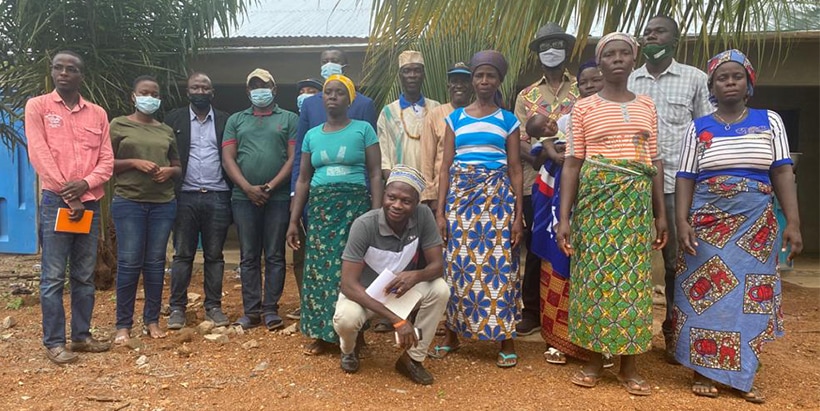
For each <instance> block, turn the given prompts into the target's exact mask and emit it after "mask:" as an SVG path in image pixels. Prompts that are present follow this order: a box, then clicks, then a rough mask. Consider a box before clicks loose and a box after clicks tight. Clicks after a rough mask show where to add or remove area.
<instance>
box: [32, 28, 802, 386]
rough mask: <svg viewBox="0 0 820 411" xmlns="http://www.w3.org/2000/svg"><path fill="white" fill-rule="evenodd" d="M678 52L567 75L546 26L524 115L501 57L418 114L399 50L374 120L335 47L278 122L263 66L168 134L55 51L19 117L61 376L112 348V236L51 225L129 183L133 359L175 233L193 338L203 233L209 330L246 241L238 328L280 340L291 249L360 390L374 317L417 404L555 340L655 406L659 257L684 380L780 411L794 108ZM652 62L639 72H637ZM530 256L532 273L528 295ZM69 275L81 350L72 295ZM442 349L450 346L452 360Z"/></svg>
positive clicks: (311, 325) (592, 371)
mask: <svg viewBox="0 0 820 411" xmlns="http://www.w3.org/2000/svg"><path fill="white" fill-rule="evenodd" d="M678 36H679V33H678V29H677V23H676V22H675V21H674V20H672V19H670V18H668V17H665V16H659V17H656V18H653V19H651V20H650V21H649V23H648V25H647V27H646V29H645V30H644V36H643V40H644V42H643V45H642V47H639V45H638V43H637V42H636V40H635V39H634V38H633V37H632V36H630V35H628V34H625V33H610V34H607V35H606V36H604V37H603V38H601V39H600V40H599V41H598V44H597V46H596V49H595V57H594V60H593V61H590V62H587V63H584V64H582V65H581V66H580V68H579V70H578V73H577V75H576V76H572V75H571V74H570V73H569V71H568V70H567V69H566V65H567V62H568V56H569V55H571V53H572V50H573V48H574V43H575V38H574V37H573V36H571V35H569V34H567V33H565V31H564V30H563V29H562V28H561V27H559V26H558V25H556V24H554V23H549V24H547V25H545V26H544V27H542V28H541V29H540V30H539V31H538V33H537V35H536V38H535V39H534V40H533V41H532V42H531V43H530V45H529V49H530V50H531V51H532V52H533V53H535V54H537V55H538V59H539V62H540V64H541V67H542V69H543V77H542V78H541V79H539V80H538V81H537V82H536V83H534V84H533V85H531V86H528V87H526V88H524V90H522V91H521V92H520V93H519V95H518V97H517V99H516V104H515V108H514V112H513V111H508V110H506V109H505V108H504V104H503V101H504V100H503V96H501V95H500V92H499V89H500V86H501V83H502V82H503V81H504V78H505V76H506V75H507V62H506V60H505V58H504V56H503V55H501V53H499V52H497V51H494V50H485V51H481V52H478V53H476V54H475V55H474V56H473V57H472V58H471V60H470V61H469V64H464V63H457V64H455V65H453V67H452V68H451V69H450V70H448V72H447V79H448V86H447V87H448V92H449V102H448V103H447V104H440V103H439V102H437V101H434V100H432V99H429V98H426V97H425V96H423V95H422V92H421V89H422V85H423V81H424V77H425V66H424V58H423V56H422V55H421V53H419V52H417V51H405V52H403V53H401V54H400V56H399V64H398V78H399V81H400V83H401V89H402V93H401V95H400V96H399V98H398V99H397V100H396V101H394V102H391V103H390V104H388V105H386V106H385V107H384V108H383V109H382V110H381V112H380V114H379V115H378V117H377V116H376V110H375V108H374V105H373V101H372V100H371V99H369V98H367V97H366V96H364V95H362V94H361V93H359V92H358V91H356V87H355V85H354V83H353V82H352V81H351V80H350V79H349V78H348V77H346V76H345V75H344V67H345V66H346V64H347V61H346V57H345V55H344V53H343V52H342V51H340V50H336V49H330V50H326V51H324V52H323V53H322V55H321V73H322V76H323V77H324V80H316V79H307V80H304V81H302V82H300V83H299V89H300V90H299V91H300V92H299V97H298V100H297V102H298V107H299V114H296V113H292V112H289V111H287V110H284V109H282V108H281V107H279V105H278V104H277V103H276V100H275V96H276V91H277V86H276V82H275V80H274V78H273V76H272V75H271V74H270V73H269V72H268V71H266V70H263V69H256V70H254V71H253V72H251V73H250V74H249V75H248V76H247V82H246V85H247V94H248V97H249V100H250V102H251V107H249V108H248V109H246V110H244V111H241V112H238V113H235V114H233V115H230V116H228V115H227V114H225V113H223V112H221V111H219V110H216V109H215V108H213V107H212V106H211V100H212V98H213V87H212V85H211V82H210V79H209V78H208V77H207V75H205V74H203V73H194V74H192V75H191V76H190V77H189V78H188V83H187V88H188V90H187V91H188V97H189V100H190V105H189V106H187V107H183V108H180V109H177V110H175V111H173V112H171V113H170V114H169V115H168V116H166V118H165V123H164V124H163V123H160V122H159V121H157V120H155V119H154V113H155V112H156V111H157V109H158V108H159V106H160V103H161V100H160V96H159V85H158V83H157V81H156V80H155V79H154V78H152V77H148V76H143V77H139V78H137V79H136V80H135V81H134V84H133V93H132V97H131V98H132V101H133V102H134V105H135V112H134V113H133V114H131V115H128V116H123V117H118V118H115V119H114V120H113V121H111V123H110V125H109V123H108V120H107V118H106V115H105V112H104V111H103V110H102V109H100V108H99V107H97V106H95V105H93V104H91V103H89V102H86V101H85V100H83V99H82V97H80V95H79V89H80V82H81V80H82V69H83V64H82V58H81V57H80V56H79V55H76V54H75V53H72V52H67V51H62V52H59V53H57V55H55V57H54V59H53V62H52V78H53V79H54V84H55V87H56V89H55V91H54V92H52V93H50V94H47V95H44V96H40V97H36V98H33V99H31V100H30V101H29V103H28V104H27V107H26V133H27V135H28V138H29V144H30V156H31V159H32V164H33V165H34V167H35V168H36V170H37V171H38V173H39V174H40V176H41V179H42V183H43V200H42V206H41V235H42V238H43V275H42V283H41V299H42V305H43V329H44V338H43V342H44V345H45V346H46V349H47V351H46V352H47V356H48V358H49V359H51V360H52V361H54V362H55V363H68V362H72V361H74V360H76V354H75V352H76V351H92V352H99V351H104V350H107V349H108V345H107V344H105V343H102V342H98V341H95V340H93V339H92V338H91V337H90V334H89V332H88V329H89V322H90V314H91V307H93V298H94V297H93V283H92V282H91V277H92V275H91V273H92V271H93V266H94V260H95V256H96V252H95V250H96V240H97V233H96V230H97V229H96V228H94V227H96V226H97V225H98V224H99V216H98V215H97V214H96V213H95V214H94V216H93V224H94V227H92V231H91V234H86V235H78V234H67V233H55V232H54V231H53V230H52V229H51V227H53V221H54V219H55V218H56V217H55V213H56V209H57V208H60V207H63V208H69V209H70V210H71V216H72V218H79V217H81V214H82V211H83V210H85V209H88V210H97V208H98V203H97V202H98V200H99V199H100V197H101V196H102V188H101V187H102V184H103V183H104V182H105V181H107V180H108V178H110V177H111V175H112V173H113V175H114V178H115V183H116V184H115V187H116V189H115V193H114V194H115V198H114V200H113V203H112V204H113V205H112V212H113V214H114V221H115V225H116V229H117V233H118V235H117V238H118V244H117V248H118V277H117V324H116V325H117V330H118V331H117V334H116V336H115V339H114V343H115V344H124V343H127V341H128V339H129V338H130V335H131V328H132V326H133V311H134V300H135V296H136V288H137V282H138V279H139V274H140V272H142V274H143V281H144V287H145V306H144V312H143V324H144V333H145V334H146V335H150V336H151V337H154V338H161V337H163V336H164V335H165V334H164V332H163V331H162V330H161V329H160V327H159V312H160V304H161V300H162V287H163V271H164V261H165V244H166V243H167V241H168V238H169V235H171V231H172V229H173V244H174V249H175V254H174V258H173V263H172V267H171V297H170V307H171V313H170V317H169V319H168V328H169V329H179V328H182V327H184V326H185V325H186V313H185V309H186V306H187V297H186V293H187V288H188V285H189V284H190V278H191V271H192V261H193V256H194V254H195V252H196V249H197V244H198V243H199V241H200V239H201V242H202V249H203V254H204V258H205V270H204V271H205V273H204V275H205V294H206V298H205V303H204V305H205V318H206V319H208V320H210V321H213V322H214V323H215V324H216V325H228V324H230V321H229V320H228V317H227V316H226V315H225V313H224V312H223V311H222V309H221V304H220V301H221V294H222V289H221V287H222V272H223V271H224V260H223V257H222V247H223V246H224V242H225V236H226V233H227V230H228V226H229V225H230V223H231V222H233V223H235V224H236V227H237V232H238V234H239V243H240V254H241V262H240V277H241V282H242V303H243V313H242V315H241V316H239V318H238V319H237V320H236V321H235V322H234V324H235V325H237V326H241V327H243V328H246V329H248V328H254V327H257V326H263V325H264V326H265V327H266V328H267V329H268V330H275V329H278V328H280V327H282V326H283V324H284V322H283V319H282V317H281V316H280V314H279V305H278V301H279V299H280V297H281V295H282V290H283V288H284V281H285V246H286V245H287V246H289V247H291V248H292V249H293V250H294V258H295V261H294V272H295V276H296V281H297V285H298V290H299V293H300V307H299V309H298V310H296V311H294V312H290V313H288V314H287V316H288V317H290V318H296V319H300V327H301V331H302V333H303V334H304V335H305V336H307V337H309V338H311V339H312V340H313V341H312V342H311V343H310V344H308V345H307V346H306V348H305V354H307V355H319V354H323V353H325V352H328V351H330V350H332V349H334V347H336V346H339V348H340V350H341V358H340V361H341V368H342V369H343V370H344V371H345V372H348V373H354V372H356V371H357V370H358V369H359V359H360V352H361V350H362V348H363V347H364V339H363V338H362V330H363V329H364V328H365V327H367V324H368V320H369V319H372V320H373V324H372V325H373V327H374V329H377V330H378V329H381V330H387V331H395V333H396V342H397V344H398V345H400V346H401V347H402V348H404V349H405V352H404V353H403V354H402V356H401V357H400V358H399V359H398V361H397V363H396V369H397V370H398V371H399V372H400V373H402V374H403V375H406V376H407V377H408V378H410V379H411V380H412V381H414V382H416V383H419V384H431V383H432V382H433V377H432V375H430V373H429V372H428V371H427V370H426V369H425V368H424V366H423V365H422V363H423V361H424V360H425V359H426V357H428V356H430V357H433V358H436V359H442V358H445V357H447V356H448V355H452V354H453V353H455V352H456V351H457V350H458V349H459V348H460V347H461V345H460V344H461V343H460V339H470V340H480V341H494V342H498V343H499V350H498V356H497V360H496V365H497V366H499V367H502V368H508V367H513V366H515V365H516V364H517V362H518V356H517V354H516V351H515V345H514V340H515V338H516V337H517V336H518V335H529V334H532V333H534V332H537V331H539V330H540V331H541V335H542V336H543V337H544V340H545V341H546V342H547V344H548V349H547V351H546V352H545V353H544V355H545V358H546V360H547V361H548V362H549V363H554V364H564V363H566V362H567V357H573V358H576V359H578V360H582V361H584V362H585V365H584V366H583V367H582V368H581V369H580V370H579V371H578V372H577V373H575V374H574V375H573V376H572V379H571V381H572V383H574V384H576V385H580V386H584V387H594V386H596V385H597V384H598V382H599V381H600V380H601V379H602V370H603V368H605V367H609V366H612V365H613V360H614V358H615V357H619V358H620V361H619V362H620V371H619V372H618V374H617V375H618V380H619V381H620V382H621V383H622V385H623V386H624V387H625V388H626V390H627V391H628V392H629V393H631V394H634V395H649V394H650V393H651V390H650V387H649V384H648V383H647V382H646V381H645V380H644V378H643V377H641V375H640V374H639V372H638V367H637V362H636V356H637V355H638V354H641V353H644V352H647V351H649V349H650V348H651V337H652V332H651V327H652V299H651V289H652V287H651V275H650V271H651V264H650V253H651V250H653V249H655V250H663V255H664V263H665V264H664V265H665V272H666V277H665V279H666V296H667V315H666V321H665V322H664V325H663V331H664V337H665V343H666V349H665V353H666V354H667V360H668V361H670V362H679V363H681V364H683V365H685V366H687V367H690V368H692V369H693V370H694V371H695V382H694V384H693V388H692V389H693V392H694V393H695V394H697V395H703V396H710V397H714V396H717V395H718V394H717V388H716V383H717V382H719V383H723V384H726V385H729V386H731V387H732V388H735V389H737V390H740V391H741V392H742V393H743V397H744V398H745V399H746V400H748V401H752V402H762V401H763V397H762V395H761V394H760V393H759V392H757V391H756V390H755V389H754V387H753V386H752V382H753V379H754V375H755V373H756V371H757V368H758V358H757V355H758V353H759V352H760V347H761V345H762V342H764V341H767V340H771V339H773V338H774V337H775V336H778V335H780V334H781V333H782V331H781V325H782V317H781V316H780V310H779V304H780V298H781V297H780V287H779V277H778V275H777V273H776V271H775V264H776V261H775V260H776V257H775V254H776V252H773V251H776V249H777V248H778V247H779V244H780V237H778V231H777V223H776V221H775V219H774V217H773V213H772V204H771V203H772V193H776V194H777V196H778V199H779V200H780V202H781V204H783V209H784V211H785V214H786V218H787V221H788V224H787V226H786V228H785V231H784V233H783V236H782V238H783V241H785V242H787V243H789V244H791V246H792V254H793V255H794V254H796V253H799V251H800V249H801V247H802V242H801V238H800V232H799V217H798V215H797V201H796V195H795V193H794V191H795V190H794V186H793V184H792V180H791V179H792V178H793V176H792V169H791V160H790V158H789V150H788V143H787V140H786V136H785V131H784V128H783V125H782V121H781V120H780V118H779V116H778V115H777V114H776V113H774V112H772V111H766V110H755V109H748V108H747V107H746V101H747V99H748V97H750V96H751V95H752V92H753V86H754V82H755V80H756V76H755V72H754V69H753V68H752V65H751V63H750V62H749V61H748V60H747V59H746V57H745V56H744V55H743V54H742V53H740V52H739V51H737V50H729V51H726V52H723V53H721V54H719V55H718V56H716V57H715V58H713V59H712V60H710V61H709V63H708V67H707V73H703V72H702V71H700V70H698V69H697V68H695V67H692V66H687V65H683V64H680V63H678V62H676V61H675V60H674V58H673V56H674V54H675V53H674V52H675V46H676V44H677V41H678ZM639 50H640V53H642V54H643V55H644V57H645V58H646V64H645V65H644V66H642V67H641V68H639V69H637V70H634V66H635V63H636V60H637V58H638V54H639ZM715 107H716V110H715ZM676 228H677V230H676ZM653 232H654V234H653ZM676 243H678V244H679V245H680V250H681V251H679V250H678V246H677V245H676ZM521 245H526V247H527V251H528V254H527V256H526V264H525V267H524V270H523V273H522V274H521V275H519V261H520V259H519V249H520V246H521ZM81 249H82V250H83V251H82V252H80V250H81ZM262 255H264V262H265V264H264V269H263V268H262V264H261V258H262ZM67 261H70V278H71V292H72V335H71V340H72V344H71V346H70V348H71V349H70V350H67V349H66V346H65V343H66V341H65V340H66V339H65V335H64V330H63V329H64V325H65V324H64V322H65V315H64V313H63V312H62V291H61V290H62V283H63V282H64V278H65V267H66V262H67ZM383 275H388V276H392V277H390V279H389V281H388V282H387V283H386V284H387V285H386V286H385V287H384V290H383V292H384V293H385V294H388V295H390V294H392V295H393V296H394V297H399V298H404V296H406V295H408V294H409V293H410V292H411V291H413V292H414V293H416V294H418V296H419V297H418V302H417V303H416V310H415V312H414V313H413V314H411V315H410V316H409V317H402V316H398V315H396V313H394V312H393V311H391V310H390V309H388V308H387V307H386V303H385V302H384V301H385V300H383V299H377V298H376V295H374V294H373V292H371V291H370V290H366V289H367V288H368V286H370V285H371V284H372V283H373V282H374V281H376V279H377V277H381V276H383ZM388 298H389V297H388ZM442 316H444V318H445V321H444V330H441V332H437V331H439V330H437V325H438V324H439V321H440V320H441V318H442ZM379 318H380V319H379ZM437 333H438V334H442V335H443V339H442V340H441V341H440V343H438V344H435V345H434V344H433V339H434V337H435V335H436V334H437Z"/></svg>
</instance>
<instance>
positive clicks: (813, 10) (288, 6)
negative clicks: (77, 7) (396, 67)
mask: <svg viewBox="0 0 820 411" xmlns="http://www.w3.org/2000/svg"><path fill="white" fill-rule="evenodd" d="M372 5H373V1H372V0H258V4H256V5H252V6H250V7H249V9H248V14H247V15H246V16H244V17H243V18H242V20H241V22H240V26H239V28H237V29H235V30H232V31H231V33H230V36H229V37H230V38H241V37H245V38H292V37H331V38H333V37H346V38H361V39H367V38H368V37H369V34H370V20H371V18H370V16H371V9H372ZM794 14H795V17H796V18H795V19H794V21H792V22H791V23H792V24H790V25H785V26H781V27H779V29H780V31H804V30H809V31H814V30H818V28H820V24H819V23H818V21H817V20H816V19H815V17H816V16H817V15H820V7H818V6H817V5H801V6H800V7H796V8H795V10H794ZM696 20H697V19H696ZM634 24H640V23H638V22H635V23H633V27H627V28H626V29H625V31H627V32H635V27H634ZM567 26H568V27H567V32H568V33H570V34H574V35H577V23H576V21H575V19H574V18H573V19H571V20H570V22H569V24H568V25H567ZM603 27H604V24H603V21H602V20H601V18H600V16H598V17H596V19H595V20H594V21H593V24H592V27H591V30H590V37H593V38H596V37H600V36H601V35H603ZM700 29H701V27H700V23H699V22H698V21H695V22H694V23H693V24H691V25H690V26H689V27H688V30H687V32H686V33H685V35H697V34H698V33H699V32H700ZM772 30H775V24H774V22H769V24H768V26H767V27H752V28H750V31H752V32H755V31H760V32H766V31H772ZM214 37H216V38H224V37H226V36H225V35H224V34H223V33H221V32H220V31H218V30H217V31H216V32H215V33H214Z"/></svg>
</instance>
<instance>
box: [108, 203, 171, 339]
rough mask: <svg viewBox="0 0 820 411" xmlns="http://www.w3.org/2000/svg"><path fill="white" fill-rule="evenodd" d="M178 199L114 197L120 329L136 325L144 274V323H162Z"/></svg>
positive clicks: (112, 209) (112, 206)
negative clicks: (136, 305) (156, 200)
mask: <svg viewBox="0 0 820 411" xmlns="http://www.w3.org/2000/svg"><path fill="white" fill-rule="evenodd" d="M176 211H177V204H176V200H171V201H169V202H167V203H145V202H139V201H132V200H128V199H126V198H122V197H114V201H113V202H112V203H111V214H112V215H113V217H114V226H115V227H116V228H117V329H118V330H119V329H123V328H127V329H131V327H132V326H133V325H134V300H135V299H136V297H137V284H138V283H139V279H140V272H142V283H143V287H144V288H145V306H144V307H143V311H142V319H143V324H145V325H148V324H156V323H159V310H160V304H162V284H163V276H164V274H165V248H166V246H167V244H168V236H169V235H170V234H171V227H173V225H174V217H175V216H176Z"/></svg>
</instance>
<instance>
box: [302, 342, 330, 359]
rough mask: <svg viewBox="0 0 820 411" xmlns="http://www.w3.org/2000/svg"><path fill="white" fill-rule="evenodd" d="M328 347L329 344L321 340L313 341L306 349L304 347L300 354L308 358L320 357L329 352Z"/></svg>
mask: <svg viewBox="0 0 820 411" xmlns="http://www.w3.org/2000/svg"><path fill="white" fill-rule="evenodd" d="M330 345H331V343H329V342H325V341H323V340H314V341H313V342H312V343H310V344H308V346H307V347H305V350H304V351H302V354H305V355H309V356H316V355H322V354H324V353H326V352H328V351H330V348H331V347H330Z"/></svg>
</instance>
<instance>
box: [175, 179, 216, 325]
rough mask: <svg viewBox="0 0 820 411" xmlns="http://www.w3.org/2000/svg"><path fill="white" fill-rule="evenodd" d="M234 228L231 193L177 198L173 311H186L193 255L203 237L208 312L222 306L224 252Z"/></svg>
mask: <svg viewBox="0 0 820 411" xmlns="http://www.w3.org/2000/svg"><path fill="white" fill-rule="evenodd" d="M230 225H231V192H230V191H209V192H205V193H201V192H198V191H183V192H181V193H179V196H178V197H177V218H176V221H175V222H174V261H173V263H171V298H170V301H169V303H170V305H171V309H172V310H180V311H185V307H186V306H187V305H188V286H189V285H190V284H191V273H192V271H193V265H194V256H196V249H197V245H198V244H199V239H200V236H201V238H202V256H203V257H204V259H205V265H204V283H205V309H206V310H209V309H211V308H216V307H221V305H222V274H223V272H224V271H225V259H224V257H223V255H222V249H223V248H224V247H225V238H226V237H227V235H228V227H230Z"/></svg>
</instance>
